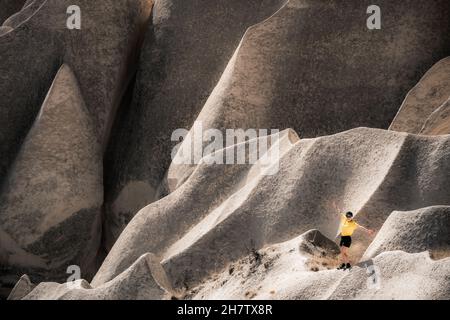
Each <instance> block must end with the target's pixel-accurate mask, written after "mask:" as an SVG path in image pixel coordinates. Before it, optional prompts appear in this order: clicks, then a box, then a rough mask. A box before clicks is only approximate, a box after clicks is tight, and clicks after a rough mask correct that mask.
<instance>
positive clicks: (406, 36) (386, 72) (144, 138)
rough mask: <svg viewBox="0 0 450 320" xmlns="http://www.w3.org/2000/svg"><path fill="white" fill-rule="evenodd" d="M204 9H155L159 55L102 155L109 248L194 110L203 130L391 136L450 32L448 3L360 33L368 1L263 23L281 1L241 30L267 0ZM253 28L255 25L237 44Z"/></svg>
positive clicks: (411, 6)
mask: <svg viewBox="0 0 450 320" xmlns="http://www.w3.org/2000/svg"><path fill="white" fill-rule="evenodd" d="M181 3H183V4H181ZM199 3H202V7H201V8H199V6H198V4H199ZM207 3H208V5H205V2H204V1H203V2H201V1H200V2H197V1H184V2H181V1H180V2H177V3H173V4H172V3H171V2H169V1H159V2H158V3H157V5H156V8H155V16H154V26H153V27H152V29H151V30H150V32H149V35H148V36H149V37H152V39H153V42H155V43H156V45H153V46H148V47H146V49H145V50H144V51H143V55H142V57H143V58H142V61H144V62H143V64H142V65H141V72H140V75H139V77H138V83H137V87H136V91H135V98H134V101H133V103H132V108H130V110H134V112H133V113H132V114H131V113H130V114H129V115H127V116H126V117H129V119H126V120H123V122H124V124H122V127H121V128H119V129H117V131H118V133H117V134H118V138H117V139H115V140H116V141H117V144H116V147H112V149H113V150H114V149H119V151H112V154H113V155H112V156H110V158H112V159H113V160H112V162H113V163H112V164H111V167H110V168H111V169H109V170H108V171H109V172H111V174H112V176H111V178H110V179H107V181H108V185H110V186H111V191H109V190H108V192H107V194H108V200H107V205H106V210H107V219H109V220H110V222H109V223H108V230H109V231H108V232H110V233H111V235H110V236H108V238H109V239H111V240H109V241H108V247H109V246H110V244H111V243H113V240H114V239H115V238H116V237H117V235H118V234H119V233H120V232H121V230H122V229H123V227H124V225H126V223H127V222H129V221H130V219H131V218H132V216H133V215H134V214H135V213H136V212H137V210H138V208H139V207H142V205H143V204H144V203H150V202H151V201H154V200H155V194H156V195H157V196H156V197H158V191H157V190H158V187H159V186H160V183H161V181H162V180H163V178H164V174H165V172H166V170H167V168H168V166H169V163H170V150H171V149H170V148H169V146H170V144H169V143H168V142H169V141H170V136H171V134H172V132H173V130H174V129H176V128H190V127H191V125H192V122H193V120H194V119H195V117H196V115H197V114H198V113H199V112H200V110H201V112H200V115H199V117H198V120H200V121H202V122H203V124H204V126H205V129H208V128H218V129H224V128H243V129H247V128H279V129H281V130H283V129H286V128H293V129H294V130H295V131H296V132H298V133H299V135H300V136H301V137H315V136H318V135H323V134H331V133H336V132H339V131H343V130H347V129H350V128H354V127H358V126H370V127H380V128H387V127H388V126H389V124H390V122H391V120H392V119H393V117H394V116H395V114H396V112H397V110H398V106H399V105H400V102H401V100H402V99H403V98H404V96H405V94H406V92H407V90H409V88H411V87H412V86H413V85H414V84H415V83H416V82H417V81H418V80H419V78H420V76H421V75H422V74H423V73H424V72H425V71H426V70H427V69H428V68H429V67H431V66H432V65H433V64H434V63H436V62H437V61H439V59H441V58H443V57H445V56H446V55H448V54H449V53H450V45H449V44H448V41H446V40H445V39H444V38H445V36H444V37H442V38H440V37H436V34H442V35H446V34H448V33H449V31H450V27H449V23H448V17H449V12H450V4H449V3H448V2H447V1H445V0H444V1H434V2H433V3H432V4H431V5H430V4H424V3H423V1H419V0H410V1H404V2H402V3H401V4H400V3H396V2H392V1H388V0H385V1H380V2H379V3H378V5H380V6H381V7H382V8H383V26H384V29H383V30H382V32H373V31H369V30H368V29H367V28H366V18H367V16H366V15H365V12H366V10H367V7H368V6H369V5H370V4H372V3H371V2H370V1H345V2H344V3H343V2H342V1H307V0H291V1H287V3H286V4H285V5H284V6H282V8H281V9H280V10H278V11H276V13H274V14H273V16H271V17H270V18H268V19H267V20H264V21H263V20H261V16H268V14H269V13H270V10H266V9H269V8H270V9H272V12H275V10H273V9H274V8H277V7H278V8H279V7H280V5H281V2H280V1H275V2H272V3H271V5H270V6H266V7H265V11H264V14H262V15H261V14H259V17H258V15H255V16H254V17H252V19H247V20H245V19H242V17H241V14H239V15H237V16H233V15H234V14H235V12H240V11H242V10H248V12H249V11H250V9H252V8H253V7H255V6H256V8H259V6H258V5H259V4H261V7H262V8H264V6H263V5H267V2H264V1H263V2H261V1H252V2H246V3H249V4H245V5H243V4H242V2H240V1H237V2H236V9H235V7H234V2H233V5H230V1H227V10H226V11H225V10H221V6H222V5H221V4H219V3H223V1H208V2H207ZM284 3H285V2H284V1H283V3H282V4H284ZM238 4H239V5H238ZM247 5H248V7H247V8H245V6H247ZM187 6H191V8H187ZM215 6H216V9H217V10H215ZM178 12H183V15H182V16H181V14H179V13H178ZM198 12H214V14H216V13H217V14H218V16H214V18H212V17H211V16H210V15H205V14H200V15H199V14H198ZM219 12H220V15H219ZM223 12H226V15H224V14H223ZM256 12H258V11H257V10H256ZM189 13H192V14H189ZM230 13H231V14H230ZM191 16H196V17H198V16H200V17H201V18H200V21H199V20H198V18H197V20H196V21H195V23H194V22H192V21H191V20H190V19H191ZM399 17H402V18H401V23H399V20H398V19H399ZM257 18H259V19H260V20H259V21H258V20H257ZM203 19H205V20H203ZM236 21H239V23H236ZM242 21H245V22H242ZM251 21H253V23H255V22H258V23H256V24H255V25H253V26H251V27H250V28H249V29H248V30H247V31H246V33H245V35H244V37H243V38H242V39H241V38H240V37H241V34H242V32H243V30H245V28H246V27H247V26H248V25H249V22H251ZM323 21H327V22H328V23H326V24H325V23H323ZM236 25H237V26H241V28H237V32H236ZM197 26H198V28H197ZM231 26H233V28H234V29H233V30H234V32H233V30H229V28H231ZM331 26H332V27H331ZM192 33H195V34H196V36H195V37H193V38H190V39H189V38H187V37H186V35H187V34H192ZM169 35H170V37H169ZM221 35H227V36H226V37H227V38H228V39H227V40H226V41H224V39H223V36H221ZM233 37H234V38H233ZM180 38H181V39H182V41H180V40H179V39H180ZM169 39H170V40H169ZM238 39H241V42H240V43H239V42H238ZM224 44H226V45H225V46H224ZM236 46H237V47H236ZM199 47H201V48H202V49H201V50H197V48H199ZM188 48H195V51H191V50H190V49H188ZM234 49H235V51H234V55H233V53H232V52H233V51H232V50H234ZM185 52H186V53H185ZM219 52H221V53H223V54H219ZM226 59H229V60H226ZM226 61H228V66H227V67H226V68H224V67H225V65H226ZM149 70H152V72H150V71H149ZM155 70H156V71H155ZM220 75H221V76H220ZM355 75H358V76H355ZM180 79H181V80H180ZM214 86H215V87H214ZM205 88H207V89H205ZM213 88H214V90H213V91H212V89H213ZM211 91H212V93H211ZM362 92H363V93H362ZM206 98H208V99H207V100H206ZM205 101H206V103H205V104H204V105H203V103H204V102H205ZM180 110H183V111H180ZM349 115H351V116H349ZM125 145H126V146H129V147H127V148H124V147H123V146H125ZM137 146H138V147H137ZM139 190H145V192H140V191H139ZM131 194H133V195H134V196H131Z"/></svg>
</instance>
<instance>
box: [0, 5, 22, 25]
mask: <svg viewBox="0 0 450 320" xmlns="http://www.w3.org/2000/svg"><path fill="white" fill-rule="evenodd" d="M25 2H26V1H25V0H2V1H1V2H0V25H1V24H2V23H3V21H5V20H6V19H7V18H9V17H10V16H12V15H13V14H14V13H16V12H19V11H20V9H22V7H23V5H24V4H25Z"/></svg>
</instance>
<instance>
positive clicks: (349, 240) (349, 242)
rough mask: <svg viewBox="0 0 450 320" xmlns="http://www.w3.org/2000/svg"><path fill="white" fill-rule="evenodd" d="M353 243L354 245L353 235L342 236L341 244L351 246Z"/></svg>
mask: <svg viewBox="0 0 450 320" xmlns="http://www.w3.org/2000/svg"><path fill="white" fill-rule="evenodd" d="M351 245H352V237H350V236H342V237H341V243H340V244H339V246H341V247H347V248H350V246H351Z"/></svg>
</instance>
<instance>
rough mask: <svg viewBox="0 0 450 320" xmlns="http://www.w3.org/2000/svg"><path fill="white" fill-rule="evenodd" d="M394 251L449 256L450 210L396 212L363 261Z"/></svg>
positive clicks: (381, 230)
mask: <svg viewBox="0 0 450 320" xmlns="http://www.w3.org/2000/svg"><path fill="white" fill-rule="evenodd" d="M395 250H402V251H406V252H410V253H418V252H423V251H427V250H428V251H434V252H437V253H438V255H443V254H446V255H447V256H450V208H449V207H429V208H425V209H419V210H415V211H412V212H400V211H395V212H393V213H392V214H391V215H390V216H389V218H388V219H387V220H386V222H385V223H384V224H383V227H382V228H381V229H380V231H379V233H378V235H377V237H376V238H375V240H374V241H373V242H372V243H371V244H370V246H369V248H367V250H366V252H365V253H364V256H363V260H364V259H370V258H374V257H375V256H377V255H379V254H380V253H382V252H385V251H395Z"/></svg>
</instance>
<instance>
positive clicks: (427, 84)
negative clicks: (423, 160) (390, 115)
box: [390, 57, 450, 134]
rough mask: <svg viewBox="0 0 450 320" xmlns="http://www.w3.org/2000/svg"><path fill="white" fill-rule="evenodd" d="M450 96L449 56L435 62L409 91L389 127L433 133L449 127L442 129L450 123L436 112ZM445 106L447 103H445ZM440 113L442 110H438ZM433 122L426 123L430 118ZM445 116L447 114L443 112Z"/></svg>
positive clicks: (417, 132) (413, 131) (402, 130)
mask: <svg viewBox="0 0 450 320" xmlns="http://www.w3.org/2000/svg"><path fill="white" fill-rule="evenodd" d="M449 99H450V57H448V58H445V59H443V60H441V61H439V62H438V63H437V64H435V65H434V66H433V67H432V68H431V69H430V70H429V71H428V72H427V73H426V74H425V76H424V77H423V78H422V79H421V80H420V81H419V83H418V84H417V85H416V86H415V87H414V88H413V89H412V90H411V91H410V92H409V93H408V95H407V97H406V99H405V101H404V102H403V104H402V106H401V108H400V110H399V112H398V114H397V116H396V117H395V119H394V121H393V122H392V124H391V127H390V130H394V131H401V132H410V133H416V134H419V133H422V134H432V133H433V132H434V130H436V132H442V131H443V132H444V133H443V134H449V133H450V131H447V132H446V130H443V129H444V128H443V127H442V126H444V127H448V126H449V124H448V123H447V122H446V120H445V119H439V118H440V115H438V114H434V115H433V113H434V112H435V111H437V110H438V109H440V107H441V106H443V105H445V103H446V102H447V101H448V100H449ZM443 108H445V107H443ZM437 112H438V113H440V111H437ZM430 117H431V119H430V121H431V122H432V123H430V122H428V123H427V119H429V118H430ZM444 117H445V118H446V116H444Z"/></svg>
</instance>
